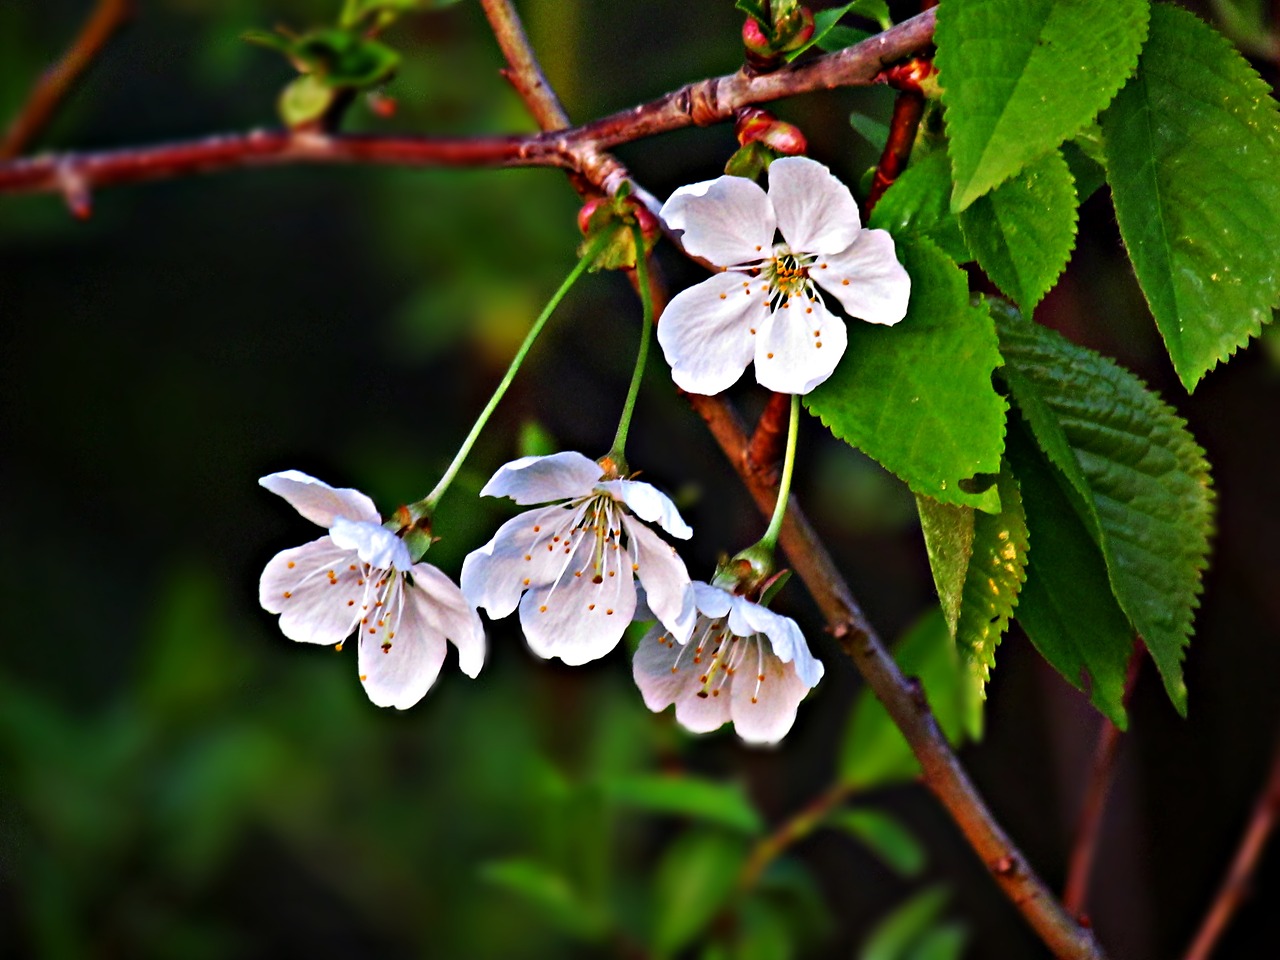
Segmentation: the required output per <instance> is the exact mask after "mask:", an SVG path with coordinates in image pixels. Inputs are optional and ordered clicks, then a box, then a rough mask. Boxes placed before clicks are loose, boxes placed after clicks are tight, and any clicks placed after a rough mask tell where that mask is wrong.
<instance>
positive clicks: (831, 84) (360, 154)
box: [0, 11, 933, 193]
mask: <svg viewBox="0 0 1280 960" xmlns="http://www.w3.org/2000/svg"><path fill="white" fill-rule="evenodd" d="M521 33H523V31H521ZM932 38H933V12H932V11H928V12H926V13H922V14H920V15H919V16H916V17H913V18H912V19H910V20H907V21H904V22H903V23H900V24H898V25H897V26H895V27H893V28H892V29H890V30H886V31H885V32H884V33H881V34H879V35H877V36H875V37H871V38H870V39H868V40H864V41H863V42H862V43H859V44H857V45H855V46H853V47H849V48H848V49H845V50H841V51H840V52H838V53H833V54H828V55H826V56H824V57H819V58H818V59H816V60H811V61H809V62H807V63H804V64H801V65H799V66H795V65H792V66H788V67H785V68H783V69H781V70H778V71H777V72H775V73H770V74H767V75H765V76H760V77H749V76H747V75H745V74H744V73H741V72H739V73H735V74H730V75H728V76H723V77H713V78H711V79H708V80H701V81H698V82H696V83H691V84H688V85H686V86H684V87H681V88H680V89H679V90H676V91H675V92H673V93H669V94H667V95H666V96H664V97H660V98H659V99H657V100H654V101H652V102H650V103H646V104H641V105H640V106H637V107H632V108H630V109H628V110H624V111H622V112H620V113H615V114H613V115H612V116H608V117H604V118H603V119H600V120H597V121H595V122H593V123H589V124H586V125H585V126H581V127H575V128H574V129H572V130H563V131H552V132H549V133H541V134H533V135H530V136H523V137H520V136H507V137H472V138H463V139H449V138H435V137H359V136H338V135H332V136H329V135H324V134H315V133H307V134H290V133H288V132H287V131H280V130H274V131H257V132H253V133H247V134H246V133H238V134H230V135H225V136H216V137H210V138H206V139H203V140H197V141H191V142H186V143H176V144H164V145H160V146H154V147H136V148H125V149H118V150H112V151H105V152H98V153H64V154H49V155H44V156H39V157H33V158H31V159H27V160H17V161H11V162H9V163H0V193H31V192H45V193H66V192H68V185H69V184H72V185H74V186H75V187H76V188H77V189H81V190H92V189H94V188H97V187H103V186H111V185H115V184H122V183H137V182H140V181H144V180H158V179H163V178H166V177H176V176H182V175H186V174H192V173H204V172H211V171H215V170H227V169H238V168H243V167H249V166H264V165H281V164H286V163H385V164H395V165H400V166H466V167H509V166H552V167H561V168H565V169H569V170H572V171H573V172H575V173H578V174H581V175H583V176H584V177H586V178H587V179H588V180H589V181H590V182H591V183H592V184H594V185H595V186H597V187H598V188H600V189H602V190H604V191H605V192H612V191H613V190H615V189H616V188H617V187H618V186H619V185H620V183H621V180H622V178H623V176H624V174H623V171H622V169H621V166H620V165H619V164H618V163H617V161H616V160H613V158H612V157H609V156H608V155H607V154H605V153H604V152H603V151H605V150H607V149H609V148H610V147H614V146H617V145H619V144H622V143H629V142H631V141H633V140H639V139H641V138H644V137H649V136H654V135H655V134H659V133H665V132H668V131H671V130H678V129H681V128H684V127H688V126H693V125H697V126H707V125H709V124H713V123H719V122H723V121H728V120H732V119H733V116H734V112H735V111H736V110H738V109H739V108H740V107H745V106H749V105H751V104H754V103H765V102H769V101H772V100H777V99H780V98H782V97H789V96H795V95H796V94H800V93H806V92H809V91H813V90H826V89H832V88H835V87H843V86H859V85H867V84H871V83H874V82H876V81H877V80H878V78H879V76H880V73H881V71H882V70H883V68H884V67H885V66H886V65H888V64H890V63H893V62H894V61H897V60H900V59H902V58H903V57H906V56H908V55H910V54H911V53H913V52H915V51H916V50H918V49H920V48H921V47H924V46H927V45H928V44H929V43H930V42H931V40H932ZM507 42H513V38H512V36H511V35H509V34H508V35H507ZM517 70H518V67H517V65H516V64H514V63H513V64H512V66H511V74H512V75H513V76H514V75H515V74H516V72H517ZM522 83H523V84H524V88H525V89H527V90H528V91H529V92H530V95H531V96H532V95H534V94H536V93H537V91H539V90H544V91H545V89H546V88H545V82H544V84H543V85H542V86H539V84H534V83H532V82H531V81H527V80H526V81H522ZM517 89H518V90H520V89H521V87H517ZM538 109H539V110H540V111H541V110H544V109H545V107H539V108H538Z"/></svg>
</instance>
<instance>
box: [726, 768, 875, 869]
mask: <svg viewBox="0 0 1280 960" xmlns="http://www.w3.org/2000/svg"><path fill="white" fill-rule="evenodd" d="M851 791H852V788H851V787H850V786H849V785H848V784H845V783H836V784H832V785H831V786H830V787H828V788H827V789H826V790H824V791H823V792H822V793H820V794H818V795H817V796H816V797H814V798H813V800H812V801H811V802H810V803H808V804H807V805H806V806H805V807H804V808H803V809H801V810H800V811H798V812H797V813H796V814H794V815H793V816H791V817H789V818H788V819H786V820H784V821H783V822H782V823H780V824H779V825H778V827H777V829H775V830H774V831H773V833H771V834H769V835H768V836H767V837H765V838H764V839H762V840H760V841H759V842H758V843H757V844H756V845H755V847H754V848H752V850H751V853H750V855H749V856H748V857H747V862H746V863H745V864H743V866H742V872H741V873H740V874H739V875H738V888H739V889H741V890H750V889H751V888H752V887H754V886H755V884H756V881H757V880H759V879H760V874H762V873H764V871H765V868H766V867H768V866H769V864H771V863H772V862H773V861H774V860H776V859H777V858H778V857H779V856H780V855H781V854H782V853H784V852H785V851H786V850H787V848H788V847H790V846H792V845H793V844H796V843H798V842H799V841H801V840H803V839H804V838H805V837H807V836H809V834H811V833H813V831H814V830H816V829H817V828H818V827H819V826H820V825H821V824H822V821H823V820H825V819H826V818H827V815H828V814H829V813H831V811H832V810H834V809H835V808H836V807H838V806H840V804H842V803H844V801H845V799H846V798H847V797H848V796H849V794H850V792H851Z"/></svg>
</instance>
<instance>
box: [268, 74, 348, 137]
mask: <svg viewBox="0 0 1280 960" xmlns="http://www.w3.org/2000/svg"><path fill="white" fill-rule="evenodd" d="M337 96H338V92H337V91H336V90H334V89H333V87H330V86H326V85H325V84H324V82H323V81H321V80H320V79H319V78H318V77H316V75H315V74H313V73H304V74H303V75H302V76H300V77H295V78H294V79H293V80H291V81H290V82H289V83H288V84H287V85H286V86H285V88H284V89H283V90H281V91H280V99H279V101H278V102H277V104H276V107H277V109H279V111H280V119H281V120H283V121H284V122H285V126H287V127H291V128H293V127H302V126H306V125H307V124H309V123H314V122H315V121H317V120H319V119H320V118H321V117H323V116H324V115H325V113H326V112H327V111H328V109H329V107H331V106H332V105H333V101H334V99H335V98H336V97H337Z"/></svg>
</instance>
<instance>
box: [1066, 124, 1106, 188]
mask: <svg viewBox="0 0 1280 960" xmlns="http://www.w3.org/2000/svg"><path fill="white" fill-rule="evenodd" d="M1101 132H1102V131H1101V130H1099V131H1098V133H1099V139H1098V142H1097V144H1096V145H1095V144H1092V143H1090V142H1089V141H1087V140H1086V139H1085V138H1084V137H1077V138H1076V139H1074V140H1068V141H1067V142H1066V143H1064V144H1063V145H1062V158H1063V159H1064V160H1066V161H1067V168H1068V169H1069V170H1070V171H1071V179H1072V180H1074V181H1075V185H1076V197H1077V199H1078V200H1079V201H1080V202H1081V203H1084V202H1085V201H1086V200H1088V199H1089V198H1090V197H1091V196H1093V195H1094V194H1095V193H1097V192H1098V189H1099V188H1100V187H1101V186H1102V185H1103V184H1104V183H1106V182H1107V168H1106V167H1104V166H1103V165H1102V139H1101ZM1095 150H1096V152H1095Z"/></svg>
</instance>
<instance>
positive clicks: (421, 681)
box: [357, 564, 447, 710]
mask: <svg viewBox="0 0 1280 960" xmlns="http://www.w3.org/2000/svg"><path fill="white" fill-rule="evenodd" d="M424 566H425V564H424ZM389 602H390V603H391V604H397V603H399V604H403V607H402V609H401V611H400V619H399V622H398V623H396V625H395V630H394V631H391V630H389V629H385V630H384V629H378V628H377V627H373V626H364V627H361V629H360V653H359V656H358V658H357V660H358V662H359V665H360V681H361V683H363V684H364V691H365V693H367V694H368V695H369V699H370V700H372V701H373V702H374V703H375V704H377V705H378V706H380V707H396V708H397V709H399V710H407V709H409V707H412V706H413V705H414V704H415V703H417V702H418V701H419V700H421V699H422V698H423V697H424V696H425V695H426V693H427V691H428V690H430V689H431V685H432V684H433V683H435V682H436V677H438V676H439V675H440V667H441V665H442V664H443V663H444V658H445V652H446V650H447V647H446V646H445V639H444V635H443V634H442V633H441V632H440V630H439V629H438V628H437V627H436V625H435V623H433V622H432V620H433V618H432V616H431V612H430V609H429V608H430V606H431V602H432V601H431V598H430V597H429V596H428V595H427V594H426V593H425V592H424V591H422V590H419V589H418V588H417V587H415V586H412V585H411V584H409V583H407V582H404V581H402V582H401V583H400V584H399V585H398V586H397V587H396V588H395V590H394V592H393V594H392V595H391V597H390V599H389ZM384 645H386V646H384Z"/></svg>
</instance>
